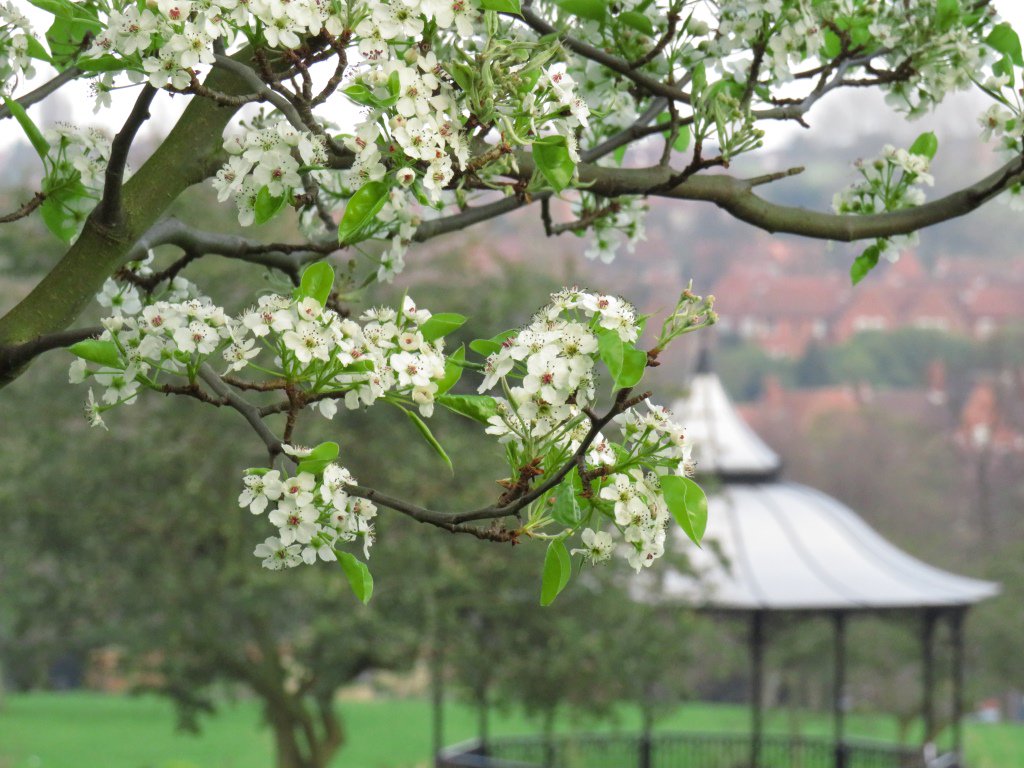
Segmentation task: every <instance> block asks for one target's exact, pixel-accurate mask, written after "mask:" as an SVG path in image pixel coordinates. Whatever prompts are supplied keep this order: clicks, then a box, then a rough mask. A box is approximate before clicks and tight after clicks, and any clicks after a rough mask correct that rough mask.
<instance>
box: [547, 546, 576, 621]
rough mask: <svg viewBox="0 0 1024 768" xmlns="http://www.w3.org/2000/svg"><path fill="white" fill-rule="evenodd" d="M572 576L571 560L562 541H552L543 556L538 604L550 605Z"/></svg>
mask: <svg viewBox="0 0 1024 768" xmlns="http://www.w3.org/2000/svg"><path fill="white" fill-rule="evenodd" d="M571 575H572V558H570V557H569V551H568V550H567V549H566V548H565V542H564V541H563V540H562V539H554V540H553V541H552V542H551V543H550V544H548V551H547V552H546V553H545V555H544V574H543V576H542V577H541V584H540V604H541V605H551V603H552V602H554V600H555V598H556V597H558V593H559V592H561V591H562V590H563V589H565V585H566V584H568V583H569V576H571Z"/></svg>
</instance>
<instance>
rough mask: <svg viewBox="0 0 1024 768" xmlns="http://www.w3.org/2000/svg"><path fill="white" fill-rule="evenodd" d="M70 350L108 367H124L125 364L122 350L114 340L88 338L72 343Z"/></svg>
mask: <svg viewBox="0 0 1024 768" xmlns="http://www.w3.org/2000/svg"><path fill="white" fill-rule="evenodd" d="M68 352H70V353H71V354H73V355H77V356H78V357H80V358H82V359H83V360H88V361H89V362H90V363H96V364H98V365H102V366H105V367H107V368H121V369H123V368H124V364H123V363H122V362H121V351H120V350H119V349H118V348H117V344H115V343H114V342H113V341H100V340H99V339H86V340H85V341H79V342H77V343H75V344H72V345H71V346H70V347H68Z"/></svg>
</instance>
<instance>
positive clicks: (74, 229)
mask: <svg viewBox="0 0 1024 768" xmlns="http://www.w3.org/2000/svg"><path fill="white" fill-rule="evenodd" d="M43 194H44V195H45V198H44V199H43V204H42V205H41V206H39V214H40V216H42V219H43V223H44V224H45V225H46V228H47V229H49V230H50V231H51V232H52V233H53V234H54V235H56V236H57V237H59V238H60V239H61V240H63V241H64V242H65V243H70V242H71V241H72V240H73V239H74V237H75V235H76V234H78V226H79V224H80V223H81V221H82V219H83V217H84V214H82V213H81V212H80V210H79V207H78V206H76V205H75V203H76V202H77V201H78V200H79V199H81V198H83V197H87V196H88V194H89V193H88V192H87V191H86V189H85V186H84V185H83V184H82V180H81V178H80V176H79V175H78V172H77V171H76V172H75V175H74V177H72V178H71V179H51V178H49V177H48V178H46V179H44V180H43Z"/></svg>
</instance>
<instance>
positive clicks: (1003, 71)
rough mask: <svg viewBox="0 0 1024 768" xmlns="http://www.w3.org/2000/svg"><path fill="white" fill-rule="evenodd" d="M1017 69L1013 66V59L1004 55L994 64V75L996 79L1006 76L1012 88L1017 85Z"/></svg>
mask: <svg viewBox="0 0 1024 768" xmlns="http://www.w3.org/2000/svg"><path fill="white" fill-rule="evenodd" d="M1015 69H1016V68H1015V67H1014V66H1013V59H1011V58H1010V57H1009V56H1007V55H1005V54H1004V55H1003V57H1002V58H1001V59H997V60H996V61H994V62H992V74H993V75H995V76H996V77H998V76H1000V75H1005V76H1006V78H1007V81H1008V85H1009V86H1010V87H1011V88H1012V87H1013V86H1014V85H1015V83H1016V78H1015V76H1014V71H1015Z"/></svg>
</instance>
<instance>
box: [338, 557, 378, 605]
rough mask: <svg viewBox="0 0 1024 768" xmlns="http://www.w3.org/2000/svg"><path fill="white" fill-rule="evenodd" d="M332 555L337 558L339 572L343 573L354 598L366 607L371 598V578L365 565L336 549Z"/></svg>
mask: <svg viewBox="0 0 1024 768" xmlns="http://www.w3.org/2000/svg"><path fill="white" fill-rule="evenodd" d="M334 554H336V555H337V556H338V562H339V563H340V564H341V570H343V571H344V572H345V578H347V579H348V585H349V586H350V587H352V591H353V592H354V593H355V596H356V597H358V598H359V600H360V601H361V602H362V603H363V605H366V604H367V603H368V602H370V598H371V597H372V596H373V576H371V575H370V569H369V568H367V567H366V563H364V562H362V561H361V560H358V559H356V556H355V555H353V554H351V553H349V552H342V551H340V550H337V549H336V550H334Z"/></svg>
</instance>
